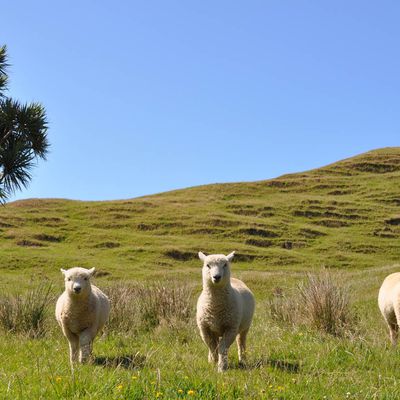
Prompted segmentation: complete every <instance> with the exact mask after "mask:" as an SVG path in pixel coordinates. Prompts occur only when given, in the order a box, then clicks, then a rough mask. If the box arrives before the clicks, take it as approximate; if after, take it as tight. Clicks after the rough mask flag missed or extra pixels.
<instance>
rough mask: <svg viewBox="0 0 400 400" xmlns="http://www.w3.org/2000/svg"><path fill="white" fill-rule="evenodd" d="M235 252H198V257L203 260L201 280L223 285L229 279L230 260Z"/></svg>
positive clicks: (210, 283) (213, 284)
mask: <svg viewBox="0 0 400 400" xmlns="http://www.w3.org/2000/svg"><path fill="white" fill-rule="evenodd" d="M234 254H235V252H232V253H230V254H229V255H227V256H224V255H223V254H211V255H209V256H206V255H204V254H203V253H202V252H199V258H200V260H202V261H203V282H204V283H206V284H208V285H212V286H225V285H226V284H227V283H228V282H229V281H230V279H231V272H230V262H231V261H232V259H233V256H234Z"/></svg>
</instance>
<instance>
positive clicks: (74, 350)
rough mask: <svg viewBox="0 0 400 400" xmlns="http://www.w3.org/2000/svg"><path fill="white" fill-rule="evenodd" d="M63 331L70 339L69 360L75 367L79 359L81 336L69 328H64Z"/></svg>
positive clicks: (72, 366)
mask: <svg viewBox="0 0 400 400" xmlns="http://www.w3.org/2000/svg"><path fill="white" fill-rule="evenodd" d="M63 333H64V335H65V337H66V338H67V339H68V344H69V361H70V363H71V368H72V369H73V368H74V362H76V361H78V352H79V337H78V336H77V335H75V333H72V332H71V331H70V330H68V329H67V328H63Z"/></svg>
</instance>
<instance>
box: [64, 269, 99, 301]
mask: <svg viewBox="0 0 400 400" xmlns="http://www.w3.org/2000/svg"><path fill="white" fill-rule="evenodd" d="M61 272H62V274H63V275H64V278H65V290H66V291H67V292H68V293H69V294H70V295H73V296H85V295H87V294H88V293H90V291H91V286H90V278H91V277H92V276H93V274H94V272H95V268H92V269H85V268H79V267H76V268H71V269H68V270H65V269H61Z"/></svg>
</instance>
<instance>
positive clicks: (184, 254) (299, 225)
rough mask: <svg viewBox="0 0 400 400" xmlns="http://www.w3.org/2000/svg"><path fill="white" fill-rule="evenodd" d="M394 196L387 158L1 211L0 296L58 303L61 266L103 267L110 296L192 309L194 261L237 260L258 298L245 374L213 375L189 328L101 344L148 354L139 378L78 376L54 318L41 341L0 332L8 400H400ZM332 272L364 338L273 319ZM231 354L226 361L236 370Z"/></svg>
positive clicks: (378, 154)
mask: <svg viewBox="0 0 400 400" xmlns="http://www.w3.org/2000/svg"><path fill="white" fill-rule="evenodd" d="M399 187H400V148H385V149H379V150H374V151H371V152H368V153H365V154H361V155H359V156H357V157H353V158H349V159H346V160H343V161H340V162H337V163H334V164H331V165H328V166H326V167H323V168H318V169H315V170H311V171H306V172H302V173H297V174H290V175H284V176H281V177H279V178H276V179H271V180H266V181H259V182H250V183H232V184H215V185H206V186H199V187H193V188H188V189H183V190H177V191H171V192H167V193H161V194H158V195H153V196H146V197H141V198H137V199H129V200H119V201H103V202H82V201H71V200H62V199H30V200H23V201H17V202H13V203H9V204H7V205H6V206H4V207H0V268H1V272H2V279H1V282H0V292H2V293H4V292H12V293H17V294H19V293H24V292H25V291H26V290H27V289H28V288H31V287H32V286H35V285H37V284H38V283H39V282H42V281H50V282H53V283H54V285H55V288H54V293H55V294H56V293H60V291H61V290H62V278H61V274H60V272H59V268H61V267H62V268H69V267H72V266H77V265H79V266H83V267H87V268H90V267H93V266H95V267H96V268H97V270H98V271H99V274H98V277H97V278H96V283H97V284H98V285H99V286H101V287H104V288H111V287H112V286H113V285H115V284H120V283H121V282H123V283H126V282H129V281H131V282H136V281H140V282H143V283H144V284H145V285H151V284H154V283H160V282H161V283H163V282H167V283H166V284H167V285H168V284H169V285H171V282H174V283H173V284H182V285H187V286H188V287H190V288H193V295H192V300H193V302H194V300H195V298H196V296H197V294H198V291H199V290H200V287H201V281H200V267H201V263H200V261H199V260H198V259H197V252H198V251H199V250H202V251H204V252H206V253H220V252H222V253H225V254H227V253H229V252H230V251H232V250H236V251H237V257H236V258H235V262H234V264H233V274H234V276H239V277H241V278H243V279H244V280H245V281H246V283H248V285H249V286H250V287H251V288H252V289H253V291H254V292H255V295H256V298H257V311H256V317H255V321H254V327H253V329H252V331H251V334H250V338H249V340H250V343H249V346H250V353H251V357H252V358H251V365H252V367H251V368H249V369H248V370H244V371H241V370H238V369H235V368H231V370H230V371H229V372H228V373H226V374H224V375H217V374H216V373H215V372H214V369H213V367H211V366H209V365H208V364H207V362H206V349H205V347H204V345H203V344H202V343H201V341H200V339H199V336H198V334H197V332H196V328H195V325H194V323H193V318H192V319H191V322H190V323H188V324H187V326H185V327H182V326H180V328H179V330H178V331H179V332H177V331H176V330H174V329H172V330H171V329H170V327H163V326H160V327H158V328H157V329H156V330H154V331H151V332H148V331H143V332H137V333H136V334H135V336H134V337H132V336H129V335H117V334H111V335H109V336H108V337H107V338H105V339H102V340H99V341H98V342H97V343H96V345H95V352H96V353H97V354H101V355H105V356H110V355H113V356H118V355H121V354H125V353H129V354H136V353H140V354H142V355H144V358H145V359H146V362H145V364H144V365H143V366H142V365H139V366H137V368H135V369H134V370H133V371H132V370H129V369H124V368H123V367H121V366H119V367H116V368H104V367H102V366H96V367H95V366H84V367H81V369H80V370H79V374H78V376H71V375H70V374H69V368H68V362H67V346H66V342H65V340H64V339H63V338H62V337H61V335H60V332H59V331H58V328H57V327H56V326H55V324H54V321H53V320H52V319H51V324H52V328H51V329H50V334H49V335H47V336H46V337H45V338H43V339H35V340H31V339H27V338H23V337H19V336H18V335H13V334H7V333H3V334H1V335H0V353H1V354H2V356H3V364H2V366H1V367H0V396H2V397H3V398H8V397H9V398H13V399H15V398H21V399H23V398H46V399H47V398H138V399H139V398H149V399H151V398H156V397H157V393H162V394H160V395H159V398H189V397H196V398H210V399H211V398H243V399H247V398H266V399H273V398H276V399H301V398H303V399H322V398H328V399H336V398H338V399H339V398H340V399H344V398H354V399H356V398H357V399H359V398H360V399H361V398H362V399H369V398H371V399H372V398H374V399H397V398H399V396H400V391H399V389H398V388H397V386H396V385H397V384H398V383H399V380H400V373H399V372H398V371H400V368H399V367H400V357H399V356H400V353H399V352H395V351H393V352H390V351H389V350H388V349H387V348H386V347H387V342H388V339H387V333H386V331H385V327H384V325H383V323H382V320H381V316H380V315H379V310H378V309H377V306H376V297H377V290H378V288H379V285H380V283H381V282H382V279H383V277H384V276H385V275H387V274H388V273H390V272H393V271H395V270H397V269H398V268H399V267H398V265H396V263H397V262H398V260H399V253H400V252H399V245H398V243H399V236H400V191H399ZM323 266H325V267H328V268H330V269H331V270H334V271H336V276H337V277H338V279H339V280H340V281H341V282H342V284H343V285H344V286H347V287H349V288H350V292H351V295H352V300H353V304H354V307H355V308H356V309H357V312H358V314H359V318H360V322H359V324H360V332H362V333H360V334H359V336H357V338H354V337H353V338H335V337H330V336H329V335H324V334H321V333H319V332H315V331H313V330H309V329H307V328H302V327H288V326H284V325H282V326H281V325H280V324H278V323H276V322H274V321H272V320H271V318H270V316H269V313H268V308H269V300H270V299H271V298H272V297H273V293H274V292H276V290H277V288H279V290H283V292H284V293H285V294H286V293H291V291H293V290H294V288H295V287H296V285H297V284H298V283H299V282H300V281H301V280H303V279H304V273H305V272H309V271H318V270H320V269H321V268H322V267H323ZM0 303H1V302H0ZM0 306H1V304H0ZM50 312H52V311H49V313H50ZM115 312H118V310H116V311H115ZM55 350H57V351H55ZM235 357H236V356H235V354H234V352H233V351H231V359H232V363H233V365H234V363H235V361H234V360H235ZM285 365H289V366H290V365H296V366H297V367H296V368H295V369H290V368H285ZM132 374H133V375H134V376H136V378H134V380H135V382H136V383H135V384H136V386H132V385H133V383H132ZM58 377H59V378H60V379H59V380H58ZM56 378H57V381H56ZM120 385H122V388H120V389H118V387H119V386H120ZM128 388H129V390H128ZM135 388H137V391H135V390H136V389H135ZM179 388H183V389H181V390H183V393H179V392H178V389H179ZM191 389H193V390H194V394H187V391H188V390H191ZM323 396H326V397H323Z"/></svg>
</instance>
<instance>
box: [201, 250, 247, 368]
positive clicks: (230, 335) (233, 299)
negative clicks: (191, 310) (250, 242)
mask: <svg viewBox="0 0 400 400" xmlns="http://www.w3.org/2000/svg"><path fill="white" fill-rule="evenodd" d="M234 254H235V252H232V253H230V254H229V255H228V256H224V255H223V254H213V255H209V256H206V255H204V254H203V253H202V252H199V258H200V260H202V261H203V271H202V274H203V291H202V292H201V294H200V297H199V299H198V301H197V317H196V319H197V326H198V327H199V330H200V335H201V338H202V339H203V341H204V343H205V344H206V345H207V346H208V348H209V353H208V361H209V362H212V363H215V362H217V361H218V372H222V371H224V370H226V369H227V367H228V350H229V347H230V345H231V344H232V343H233V341H234V340H235V338H236V343H237V346H238V354H239V364H241V365H242V364H244V362H245V351H246V336H247V332H248V331H249V328H250V324H251V321H252V318H253V314H254V308H255V301H254V296H253V293H252V292H251V291H250V289H249V288H248V287H247V286H246V285H245V284H244V283H243V282H242V281H240V280H239V279H235V278H231V276H230V275H231V274H230V262H231V261H232V259H233V256H234Z"/></svg>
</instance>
